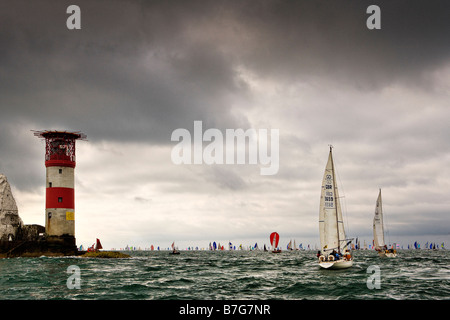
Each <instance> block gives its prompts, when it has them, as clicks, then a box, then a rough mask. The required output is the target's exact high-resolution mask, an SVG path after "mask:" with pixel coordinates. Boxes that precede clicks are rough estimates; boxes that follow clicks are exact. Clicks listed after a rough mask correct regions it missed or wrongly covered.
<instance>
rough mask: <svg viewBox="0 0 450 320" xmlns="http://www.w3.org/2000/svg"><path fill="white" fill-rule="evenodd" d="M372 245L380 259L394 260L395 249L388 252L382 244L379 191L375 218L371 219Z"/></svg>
mask: <svg viewBox="0 0 450 320" xmlns="http://www.w3.org/2000/svg"><path fill="white" fill-rule="evenodd" d="M373 241H374V242H373V243H374V247H375V250H376V251H377V252H378V255H379V256H380V257H388V258H395V257H396V256H397V252H396V250H395V249H390V250H388V248H387V246H386V243H385V242H384V223H383V203H382V200H381V189H380V192H379V193H378V198H377V203H376V205H375V216H374V218H373Z"/></svg>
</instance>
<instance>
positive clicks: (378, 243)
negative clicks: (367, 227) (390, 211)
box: [373, 189, 385, 249]
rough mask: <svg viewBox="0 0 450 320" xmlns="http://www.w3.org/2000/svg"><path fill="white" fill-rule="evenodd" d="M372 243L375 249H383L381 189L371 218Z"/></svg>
mask: <svg viewBox="0 0 450 320" xmlns="http://www.w3.org/2000/svg"><path fill="white" fill-rule="evenodd" d="M373 241H374V247H375V248H376V249H380V248H383V247H384V245H385V242H384V227H383V206H382V203H381V189H380V193H379V194H378V198H377V203H376V206H375V216H374V218H373Z"/></svg>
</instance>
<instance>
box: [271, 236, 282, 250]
mask: <svg viewBox="0 0 450 320" xmlns="http://www.w3.org/2000/svg"><path fill="white" fill-rule="evenodd" d="M279 241H280V235H279V234H278V233H277V232H272V233H271V234H270V243H271V244H272V252H273V253H280V252H281V249H277V247H278V242H279Z"/></svg>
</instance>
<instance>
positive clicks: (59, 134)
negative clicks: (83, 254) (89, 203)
mask: <svg viewBox="0 0 450 320" xmlns="http://www.w3.org/2000/svg"><path fill="white" fill-rule="evenodd" d="M34 135H35V136H37V137H39V138H43V139H44V140H45V168H46V181H45V184H46V192H45V233H46V236H47V238H48V239H49V240H58V239H64V241H65V242H68V243H70V244H73V245H75V165H76V161H75V141H76V140H79V139H81V140H86V135H85V134H84V133H81V132H68V131H35V133H34Z"/></svg>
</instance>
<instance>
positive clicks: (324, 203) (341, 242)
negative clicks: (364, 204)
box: [319, 147, 347, 253]
mask: <svg viewBox="0 0 450 320" xmlns="http://www.w3.org/2000/svg"><path fill="white" fill-rule="evenodd" d="M319 232H320V247H321V250H322V251H323V252H325V253H329V252H331V251H332V250H333V249H334V250H336V251H338V252H344V250H345V248H346V246H347V239H346V237H345V230H344V222H343V219H342V211H341V204H340V202H339V192H338V188H337V185H336V178H335V172H334V163H333V155H332V147H330V154H329V156H328V162H327V166H326V167H325V172H324V174H323V180H322V192H321V194H320V209H319Z"/></svg>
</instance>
